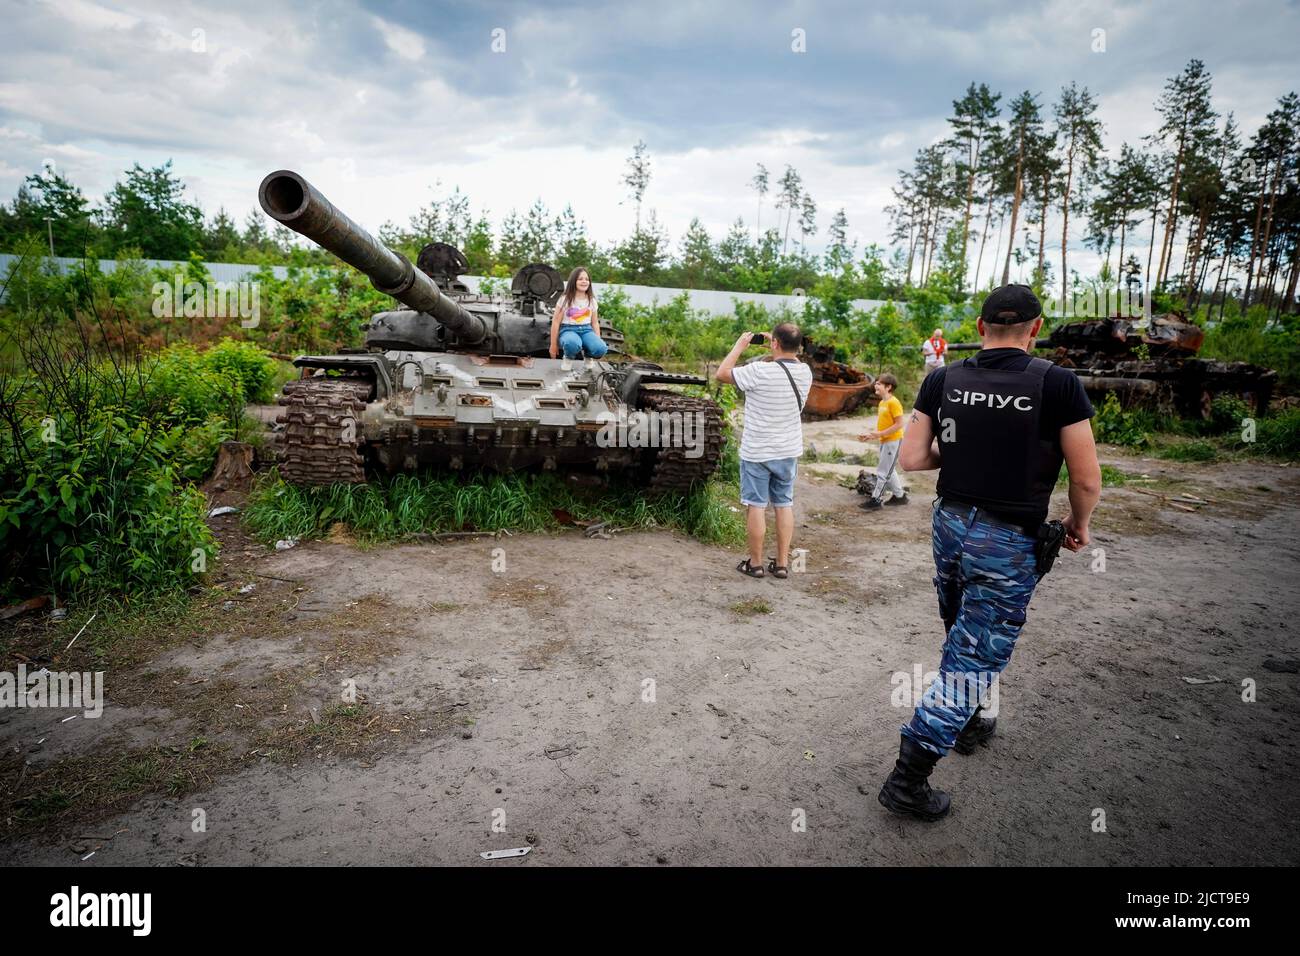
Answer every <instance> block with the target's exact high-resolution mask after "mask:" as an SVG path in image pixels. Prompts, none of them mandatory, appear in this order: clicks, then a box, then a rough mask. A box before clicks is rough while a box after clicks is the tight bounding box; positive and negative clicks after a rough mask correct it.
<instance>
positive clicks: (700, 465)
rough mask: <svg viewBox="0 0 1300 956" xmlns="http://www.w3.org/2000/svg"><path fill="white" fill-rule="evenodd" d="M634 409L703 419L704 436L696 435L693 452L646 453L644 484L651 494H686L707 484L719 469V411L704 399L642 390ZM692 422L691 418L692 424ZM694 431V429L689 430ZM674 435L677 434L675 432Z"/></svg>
mask: <svg viewBox="0 0 1300 956" xmlns="http://www.w3.org/2000/svg"><path fill="white" fill-rule="evenodd" d="M636 405H637V409H638V410H639V411H644V412H667V413H672V412H680V413H681V414H682V416H683V417H682V420H683V422H685V421H686V416H694V415H695V414H697V413H698V414H701V415H703V423H704V434H703V436H702V437H701V436H699V435H698V433H696V435H695V441H696V442H697V443H702V445H703V447H702V449H701V448H700V444H696V445H695V447H694V448H685V447H680V446H672V445H669V446H668V447H661V448H650V449H647V454H648V456H649V457H648V459H647V462H646V484H647V485H648V487H649V490H650V493H651V494H662V493H664V492H670V491H671V492H679V493H680V492H686V491H689V490H690V489H691V486H692V485H694V484H695V483H696V482H702V481H706V480H707V479H708V477H709V476H710V475H711V474H713V472H714V471H715V470H716V469H717V467H718V460H719V459H720V458H721V457H722V409H721V408H719V407H718V405H717V403H716V402H711V401H709V400H708V399H707V398H692V397H691V396H689V395H682V394H681V393H680V392H670V391H666V390H662V389H650V388H643V389H641V390H640V392H639V393H638V394H637V403H636ZM694 420H695V419H693V418H692V421H694ZM691 427H694V426H691ZM672 434H673V435H677V434H679V433H678V432H676V431H675V430H674V431H673V432H672ZM695 451H699V452H700V454H699V455H698V457H695V458H689V457H687V452H695Z"/></svg>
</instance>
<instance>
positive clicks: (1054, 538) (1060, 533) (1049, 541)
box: [1034, 519, 1065, 575]
mask: <svg viewBox="0 0 1300 956" xmlns="http://www.w3.org/2000/svg"><path fill="white" fill-rule="evenodd" d="M1064 540H1065V525H1064V524H1063V523H1062V522H1060V521H1058V520H1055V519H1053V520H1052V521H1044V522H1043V524H1042V525H1041V526H1040V527H1039V529H1038V543H1037V545H1036V546H1035V547H1034V556H1035V557H1036V558H1037V559H1038V573H1039V574H1040V575H1042V574H1047V573H1048V572H1049V571H1051V570H1052V565H1053V564H1055V563H1056V556H1057V555H1058V554H1060V553H1061V543H1062V542H1063V541H1064Z"/></svg>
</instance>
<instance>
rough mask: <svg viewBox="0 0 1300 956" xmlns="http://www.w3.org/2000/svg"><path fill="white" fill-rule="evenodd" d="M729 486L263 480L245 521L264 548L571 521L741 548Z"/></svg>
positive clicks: (469, 479) (527, 479)
mask: <svg viewBox="0 0 1300 956" xmlns="http://www.w3.org/2000/svg"><path fill="white" fill-rule="evenodd" d="M738 497H739V491H738V489H737V488H736V487H735V485H734V484H731V483H729V482H725V481H720V480H714V481H711V482H709V483H708V484H706V485H703V486H702V487H699V488H697V489H696V490H695V491H693V492H692V493H691V494H689V495H663V496H660V497H655V498H651V497H648V496H647V495H646V494H645V492H644V490H643V489H641V488H639V487H636V486H634V485H631V484H611V485H610V486H609V487H607V488H600V489H584V488H574V487H571V486H569V485H567V484H566V483H565V482H564V481H563V480H562V479H560V478H559V477H557V476H555V475H548V474H541V475H533V474H522V473H516V474H509V475H473V476H466V477H460V476H455V475H439V474H429V475H398V476H396V477H394V478H392V479H388V480H381V481H376V482H371V483H368V484H362V485H330V486H326V487H320V488H304V487H297V486H294V485H289V484H285V483H284V482H283V481H281V480H279V478H278V477H277V476H275V475H274V474H272V475H270V476H268V477H266V478H264V479H262V480H261V481H259V482H258V483H257V485H256V486H255V487H254V489H253V494H252V496H251V498H250V501H249V504H248V506H247V507H246V509H245V512H244V520H245V523H246V525H247V527H248V529H249V530H250V531H251V532H252V533H253V534H254V535H256V536H257V537H258V538H260V539H261V540H263V541H267V542H271V541H276V540H279V539H282V538H318V537H322V536H324V535H325V534H327V533H328V532H329V530H330V528H331V527H332V526H333V525H334V524H335V523H336V522H342V523H343V524H344V525H345V526H346V527H347V529H348V530H349V531H350V532H351V533H352V534H354V535H355V536H356V537H357V538H358V540H359V541H361V542H362V543H363V544H369V543H374V542H378V541H391V540H393V539H396V538H401V537H404V536H407V535H413V534H437V533H442V532H456V531H523V532H538V531H551V530H555V529H557V528H561V527H563V526H564V525H565V524H566V523H568V522H566V521H565V520H564V517H565V515H566V514H567V515H568V516H569V518H571V519H572V520H574V521H582V522H588V521H590V522H606V523H608V524H609V525H610V526H612V527H617V528H627V529H644V528H656V527H657V528H671V529H675V530H678V531H683V532H685V533H686V534H689V535H692V536H693V537H696V538H699V539H700V540H701V541H705V542H708V543H712V544H722V545H728V546H731V545H738V544H740V543H742V542H743V541H744V539H745V526H744V521H743V517H742V515H741V514H739V513H737V512H735V511H732V510H731V506H732V502H734V501H735V500H736V499H737V498H738Z"/></svg>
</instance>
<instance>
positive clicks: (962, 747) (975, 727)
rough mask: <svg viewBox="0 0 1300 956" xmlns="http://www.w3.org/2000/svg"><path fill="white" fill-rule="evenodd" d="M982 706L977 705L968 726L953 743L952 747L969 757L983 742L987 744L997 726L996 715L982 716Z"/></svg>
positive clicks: (967, 723)
mask: <svg viewBox="0 0 1300 956" xmlns="http://www.w3.org/2000/svg"><path fill="white" fill-rule="evenodd" d="M981 710H983V708H982V707H976V708H975V713H973V714H971V718H970V720H968V721H967V722H966V726H965V727H963V728H962V729H961V733H959V734H958V735H957V742H956V743H954V744H953V745H952V749H953V750H955V751H957V753H959V754H962V755H963V756H967V757H969V756H970V755H971V754H973V753H974V752H975V748H976V747H978V746H980V745H981V744H983V745H985V746H987V745H988V742H989V738H990V737H992V736H993V729H994V728H995V727H996V726H997V723H998V719H997V718H996V717H981V716H980V711H981Z"/></svg>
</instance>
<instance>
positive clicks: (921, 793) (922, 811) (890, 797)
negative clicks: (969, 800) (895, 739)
mask: <svg viewBox="0 0 1300 956" xmlns="http://www.w3.org/2000/svg"><path fill="white" fill-rule="evenodd" d="M938 762H939V755H938V754H936V753H932V752H931V751H929V750H926V749H925V748H924V747H922V746H921V745H920V744H918V743H917V742H916V741H915V740H913V739H912V738H911V737H903V739H902V743H900V744H899V746H898V762H897V763H896V764H894V772H893V773H891V774H890V775H889V779H888V780H886V781H885V785H884V786H883V787H881V788H880V803H881V806H883V807H885V808H886V809H889V810H892V811H893V812H894V813H902V814H911V815H912V816H914V817H920V818H921V819H922V820H938V819H940V818H941V817H943V816H946V815H947V813H948V809H949V807H950V806H951V804H952V799H951V798H950V797H949V796H948V794H946V793H944V792H943V791H942V790H931V789H930V784H929V782H928V778H929V776H930V771H932V770H934V765H935V764H936V763H938Z"/></svg>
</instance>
